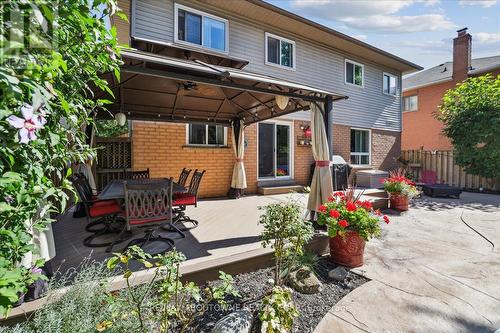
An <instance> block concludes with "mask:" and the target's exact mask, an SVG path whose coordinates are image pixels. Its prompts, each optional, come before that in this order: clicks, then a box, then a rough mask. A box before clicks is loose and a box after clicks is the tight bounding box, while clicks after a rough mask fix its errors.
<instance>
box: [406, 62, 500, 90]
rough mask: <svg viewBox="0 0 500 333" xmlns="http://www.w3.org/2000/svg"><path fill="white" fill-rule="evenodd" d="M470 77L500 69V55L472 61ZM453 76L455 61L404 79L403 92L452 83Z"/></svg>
mask: <svg viewBox="0 0 500 333" xmlns="http://www.w3.org/2000/svg"><path fill="white" fill-rule="evenodd" d="M471 67H472V68H471V69H470V70H469V75H477V74H481V73H486V72H488V71H491V70H494V69H497V68H500V55H499V56H493V57H486V58H477V59H472V61H471ZM452 75H453V61H447V62H445V63H444V64H441V65H438V66H435V67H432V68H429V69H426V70H423V71H421V72H418V73H416V74H413V75H411V76H408V77H405V78H403V91H406V90H411V89H415V88H419V87H425V86H429V85H433V84H436V83H441V82H446V81H451V80H452Z"/></svg>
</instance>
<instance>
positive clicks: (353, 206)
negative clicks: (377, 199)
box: [318, 188, 389, 240]
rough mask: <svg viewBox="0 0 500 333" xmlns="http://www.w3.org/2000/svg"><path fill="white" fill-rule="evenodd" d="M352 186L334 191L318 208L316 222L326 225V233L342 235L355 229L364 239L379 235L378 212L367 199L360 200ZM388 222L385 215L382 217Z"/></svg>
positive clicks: (331, 235)
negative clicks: (344, 189)
mask: <svg viewBox="0 0 500 333" xmlns="http://www.w3.org/2000/svg"><path fill="white" fill-rule="evenodd" d="M360 197H361V193H360V194H359V195H358V196H356V195H355V191H354V189H353V188H349V189H347V190H346V191H344V192H342V191H339V192H335V193H333V196H331V197H330V198H328V202H326V203H324V204H323V205H321V206H320V207H319V209H318V223H319V224H320V225H326V226H327V227H328V235H329V236H330V237H335V236H337V235H339V236H344V235H345V233H346V232H347V231H355V232H357V233H358V234H359V236H361V237H362V238H363V239H365V240H370V238H372V237H374V236H379V235H380V225H379V221H380V215H381V214H380V212H379V211H376V212H374V211H373V207H372V204H371V203H370V202H369V201H361V200H360ZM382 218H383V220H384V221H385V222H386V223H389V218H388V217H387V216H385V215H384V216H383V217H382Z"/></svg>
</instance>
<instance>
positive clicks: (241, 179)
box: [229, 120, 247, 198]
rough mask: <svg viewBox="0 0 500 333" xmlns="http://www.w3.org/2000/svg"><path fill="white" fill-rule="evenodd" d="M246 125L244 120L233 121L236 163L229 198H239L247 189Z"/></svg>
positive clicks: (232, 137)
mask: <svg viewBox="0 0 500 333" xmlns="http://www.w3.org/2000/svg"><path fill="white" fill-rule="evenodd" d="M244 126H245V123H244V121H243V120H238V121H233V122H232V124H231V128H232V132H233V135H232V136H231V139H232V143H233V151H234V156H235V158H236V161H235V163H234V167H233V177H232V179H231V190H230V191H229V193H230V194H229V196H231V197H234V198H239V197H240V196H241V190H243V189H245V188H247V177H246V174H245V165H244V164H243V158H244V155H245V130H244Z"/></svg>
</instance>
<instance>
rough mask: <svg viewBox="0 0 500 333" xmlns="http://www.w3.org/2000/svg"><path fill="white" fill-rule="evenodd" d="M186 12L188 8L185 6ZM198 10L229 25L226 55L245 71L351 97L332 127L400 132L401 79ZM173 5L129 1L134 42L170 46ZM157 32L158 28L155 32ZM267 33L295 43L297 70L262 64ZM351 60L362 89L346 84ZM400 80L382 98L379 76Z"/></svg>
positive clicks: (169, 0) (161, 0) (338, 107)
mask: <svg viewBox="0 0 500 333" xmlns="http://www.w3.org/2000/svg"><path fill="white" fill-rule="evenodd" d="M184 4H186V5H187V6H190V5H189V3H184ZM196 9H200V10H204V11H207V12H210V13H211V14H215V15H218V16H220V17H224V18H226V19H228V20H229V55H230V56H232V57H235V58H240V59H245V60H248V61H249V64H248V65H247V66H246V67H245V70H247V71H252V72H256V73H261V74H265V75H271V76H274V77H278V78H282V79H286V80H291V81H294V82H299V83H303V84H307V85H310V86H313V87H317V88H321V89H325V90H330V91H334V92H337V93H340V94H343V95H347V96H349V99H348V100H345V101H338V102H335V103H334V117H333V119H334V123H336V124H341V125H350V126H353V127H362V128H377V129H385V130H395V131H400V130H401V73H400V72H397V71H395V70H391V69H390V68H386V67H382V66H379V65H377V64H375V63H372V62H370V61H369V60H367V59H363V58H361V57H358V56H356V55H355V54H343V53H341V52H339V51H338V50H335V49H332V48H327V47H325V46H322V45H319V44H315V43H311V42H309V41H307V40H304V39H302V38H298V37H296V36H293V35H290V34H286V33H284V32H282V31H277V30H276V29H273V28H272V27H263V26H262V24H256V23H253V22H250V21H246V20H244V19H242V18H239V17H236V16H232V15H226V14H224V13H217V12H214V11H211V10H210V8H207V7H196ZM173 12H174V2H173V0H133V18H132V20H131V22H132V36H133V37H135V38H139V39H144V40H151V41H157V42H160V43H173V42H174V37H173V31H174V18H173V15H174V14H173ZM155 27H156V28H155ZM265 32H270V33H274V34H277V35H279V36H282V37H285V38H288V39H292V40H294V41H295V43H296V57H297V59H296V70H293V71H292V70H287V69H281V68H277V67H274V66H268V65H266V64H265V39H264V35H265ZM346 58H348V59H351V60H354V61H357V62H360V63H362V64H364V88H359V87H355V86H352V85H347V84H345V83H344V77H345V73H344V61H345V59H346ZM384 71H385V72H388V73H391V74H394V75H396V76H397V77H398V92H397V96H395V97H394V96H389V95H386V94H384V93H383V92H382V75H383V74H382V73H383V72H384Z"/></svg>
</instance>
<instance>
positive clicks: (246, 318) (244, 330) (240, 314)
mask: <svg viewBox="0 0 500 333" xmlns="http://www.w3.org/2000/svg"><path fill="white" fill-rule="evenodd" d="M252 324H253V315H252V312H251V311H250V310H248V309H243V310H239V311H235V312H232V313H230V314H228V315H227V316H225V317H223V318H222V319H221V320H219V321H218V322H217V323H216V324H215V326H214V328H213V329H212V333H249V332H250V329H251V328H252Z"/></svg>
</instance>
